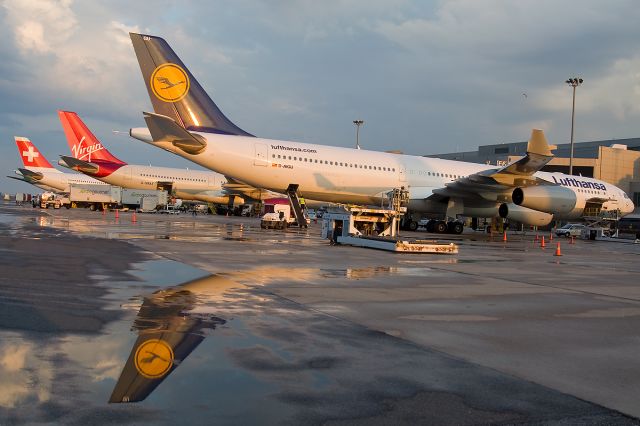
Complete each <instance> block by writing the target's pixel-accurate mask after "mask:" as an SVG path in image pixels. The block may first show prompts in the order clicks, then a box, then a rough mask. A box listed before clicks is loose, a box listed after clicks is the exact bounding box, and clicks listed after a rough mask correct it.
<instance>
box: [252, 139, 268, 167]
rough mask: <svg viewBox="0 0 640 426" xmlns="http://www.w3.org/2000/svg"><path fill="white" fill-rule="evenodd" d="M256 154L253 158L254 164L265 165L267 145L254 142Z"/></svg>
mask: <svg viewBox="0 0 640 426" xmlns="http://www.w3.org/2000/svg"><path fill="white" fill-rule="evenodd" d="M255 149H256V156H255V159H254V160H253V165H254V166H264V167H266V166H267V146H266V145H265V144H263V143H257V144H255Z"/></svg>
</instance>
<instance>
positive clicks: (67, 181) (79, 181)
mask: <svg viewBox="0 0 640 426" xmlns="http://www.w3.org/2000/svg"><path fill="white" fill-rule="evenodd" d="M24 168H25V169H27V170H30V171H32V172H36V173H41V174H42V179H39V180H38V181H36V182H34V185H36V186H40V185H42V187H41V188H42V189H45V188H47V187H48V188H49V189H53V190H55V191H57V192H69V190H70V189H69V188H70V185H71V184H75V185H88V184H91V185H96V184H98V185H103V184H104V182H100V181H99V180H97V179H94V178H92V177H89V176H86V175H84V174H82V173H64V172H61V171H60V170H58V169H54V168H51V167H24ZM16 174H20V173H19V172H17V173H16ZM20 175H21V174H20ZM45 190H46V189H45Z"/></svg>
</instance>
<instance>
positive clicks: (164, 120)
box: [144, 112, 207, 155]
mask: <svg viewBox="0 0 640 426" xmlns="http://www.w3.org/2000/svg"><path fill="white" fill-rule="evenodd" d="M144 121H146V122H147V127H148V128H149V132H150V133H151V137H152V138H153V141H154V142H169V143H171V144H173V145H174V146H176V147H177V148H180V149H181V150H183V151H184V152H186V153H187V154H192V155H195V154H199V153H201V152H202V151H203V150H204V149H205V147H206V146H207V142H206V141H205V140H204V138H202V137H201V136H199V135H196V134H193V133H191V132H189V131H187V130H186V129H185V128H184V127H182V126H180V125H179V124H178V123H176V122H175V120H173V119H172V118H170V117H167V116H166V115H161V114H154V113H151V112H145V113H144Z"/></svg>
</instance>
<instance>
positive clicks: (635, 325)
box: [0, 204, 640, 425]
mask: <svg viewBox="0 0 640 426" xmlns="http://www.w3.org/2000/svg"><path fill="white" fill-rule="evenodd" d="M131 219H132V217H131V215H130V214H128V213H123V214H121V215H120V218H119V219H118V220H116V219H115V217H114V215H113V213H108V214H106V215H104V216H103V215H102V214H100V213H96V212H88V211H82V210H62V211H43V212H41V211H39V210H36V209H31V208H26V207H22V208H20V207H16V206H13V205H10V204H0V265H1V267H2V275H1V279H0V282H1V285H0V424H24V423H29V424H34V423H38V424H39V423H45V424H46V423H56V424H59V423H62V424H176V422H177V423H179V424H452V425H466V424H470V425H471V424H640V422H639V421H638V420H637V418H638V417H640V358H639V357H638V353H640V284H639V282H640V280H638V277H639V276H640V275H639V272H640V263H639V262H638V259H639V257H638V256H639V255H640V246H639V245H633V244H607V243H595V242H587V241H578V242H577V244H575V245H569V244H568V243H567V241H566V240H564V239H563V240H562V251H563V256H561V257H556V256H553V253H554V249H555V243H556V241H557V240H554V245H553V246H551V247H548V248H547V249H544V250H543V249H541V248H540V247H539V245H538V244H537V243H534V241H533V235H525V236H523V235H509V241H508V242H507V243H503V242H502V241H501V238H498V237H497V236H496V237H495V238H493V239H492V238H489V237H488V236H486V235H482V234H474V233H467V234H465V235H463V236H462V237H450V238H452V239H454V240H456V242H458V243H459V244H460V254H459V255H456V256H436V255H420V254H397V253H387V252H382V251H374V250H367V249H361V248H353V247H345V246H337V247H332V246H329V245H328V244H327V242H326V241H323V240H321V239H320V238H319V233H320V232H319V225H313V226H312V227H311V228H310V229H309V230H296V229H290V230H287V231H285V232H283V231H274V230H261V229H260V227H259V222H258V221H257V220H256V219H252V218H235V217H219V216H197V217H193V216H184V215H180V216H167V215H150V214H147V215H143V214H138V215H137V218H136V219H137V221H136V222H133V221H132V220H131ZM416 235H421V236H422V235H424V234H416Z"/></svg>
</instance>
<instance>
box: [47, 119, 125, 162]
mask: <svg viewBox="0 0 640 426" xmlns="http://www.w3.org/2000/svg"><path fill="white" fill-rule="evenodd" d="M58 115H59V116H60V122H61V123H62V128H63V129H64V134H65V135H66V137H67V143H68V144H69V149H71V155H72V156H73V157H75V158H77V159H78V160H83V161H89V162H92V161H95V160H99V161H107V162H110V163H115V164H127V163H125V162H124V161H122V160H120V159H118V158H116V157H115V156H114V155H113V154H111V153H110V152H109V151H108V150H107V148H105V147H104V146H103V145H102V143H100V141H99V140H98V138H96V137H95V136H94V134H93V133H91V130H89V128H88V127H87V126H86V125H85V124H84V122H83V121H82V120H81V119H80V117H78V114H76V113H75V112H70V111H58Z"/></svg>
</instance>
